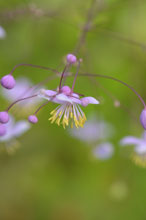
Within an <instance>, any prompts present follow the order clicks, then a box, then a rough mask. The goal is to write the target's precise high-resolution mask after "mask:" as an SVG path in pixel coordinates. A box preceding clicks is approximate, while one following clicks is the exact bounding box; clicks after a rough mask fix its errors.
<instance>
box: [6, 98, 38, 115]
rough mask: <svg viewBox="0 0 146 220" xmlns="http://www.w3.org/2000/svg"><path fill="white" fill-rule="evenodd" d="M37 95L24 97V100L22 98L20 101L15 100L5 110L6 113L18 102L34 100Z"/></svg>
mask: <svg viewBox="0 0 146 220" xmlns="http://www.w3.org/2000/svg"><path fill="white" fill-rule="evenodd" d="M36 96H37V95H32V96H28V97H26V98H22V99H18V100H16V101H15V102H13V103H12V104H11V105H10V106H9V107H8V108H7V109H6V111H7V112H8V111H9V110H10V109H11V108H12V107H13V106H14V105H15V104H17V103H18V102H21V101H24V100H26V99H31V98H34V97H36Z"/></svg>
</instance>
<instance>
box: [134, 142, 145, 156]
mask: <svg viewBox="0 0 146 220" xmlns="http://www.w3.org/2000/svg"><path fill="white" fill-rule="evenodd" d="M135 152H136V153H137V154H146V143H145V142H141V144H139V145H137V146H136V147H135Z"/></svg>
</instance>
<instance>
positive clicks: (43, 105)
mask: <svg viewBox="0 0 146 220" xmlns="http://www.w3.org/2000/svg"><path fill="white" fill-rule="evenodd" d="M49 102H50V101H47V102H45V103H44V104H42V105H41V106H40V107H39V108H38V109H37V110H36V111H35V113H34V115H36V114H37V113H38V112H39V111H40V110H41V109H42V108H43V107H44V106H45V105H47V104H48V103H49Z"/></svg>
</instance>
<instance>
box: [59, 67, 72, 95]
mask: <svg viewBox="0 0 146 220" xmlns="http://www.w3.org/2000/svg"><path fill="white" fill-rule="evenodd" d="M70 65H71V64H69V63H67V64H66V66H65V67H64V70H63V72H62V74H61V78H60V83H59V92H60V91H61V85H62V80H63V78H64V74H65V72H66V71H67V70H68V68H69V67H70Z"/></svg>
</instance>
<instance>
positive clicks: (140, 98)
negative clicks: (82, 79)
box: [78, 73, 146, 108]
mask: <svg viewBox="0 0 146 220" xmlns="http://www.w3.org/2000/svg"><path fill="white" fill-rule="evenodd" d="M78 75H79V76H89V77H100V78H105V79H111V80H114V81H116V82H119V83H121V84H123V85H125V86H126V87H128V88H129V89H131V90H132V91H133V92H134V93H135V95H136V96H137V97H138V98H139V100H140V101H141V103H142V104H143V106H144V108H146V104H145V102H144V100H143V98H142V97H141V96H140V95H139V93H138V92H137V91H136V90H135V89H134V88H132V87H131V86H130V85H128V84H127V83H125V82H123V81H121V80H119V79H116V78H114V77H112V76H106V75H100V74H90V73H82V74H78Z"/></svg>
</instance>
